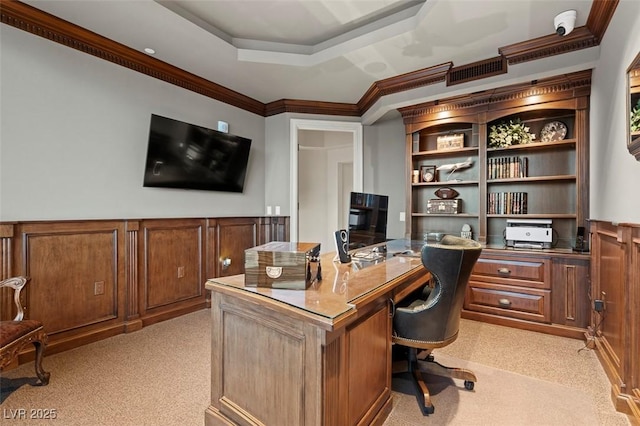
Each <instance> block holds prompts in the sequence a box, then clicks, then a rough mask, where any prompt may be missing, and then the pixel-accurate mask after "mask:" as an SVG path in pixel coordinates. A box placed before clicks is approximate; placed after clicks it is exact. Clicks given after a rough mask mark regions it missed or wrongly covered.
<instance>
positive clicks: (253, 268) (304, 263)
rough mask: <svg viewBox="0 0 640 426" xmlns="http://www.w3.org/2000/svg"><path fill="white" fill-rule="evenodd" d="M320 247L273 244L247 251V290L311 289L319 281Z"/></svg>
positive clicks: (311, 244) (276, 242)
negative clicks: (262, 288) (264, 288)
mask: <svg viewBox="0 0 640 426" xmlns="http://www.w3.org/2000/svg"><path fill="white" fill-rule="evenodd" d="M319 256H320V243H290V242H282V241H272V242H270V243H267V244H263V245H261V246H257V247H253V248H250V249H247V250H245V251H244V285H245V286H247V287H269V288H285V289H295V290H305V289H307V288H308V287H309V286H310V285H311V284H312V283H313V282H314V281H315V280H316V279H318V268H319V266H320V259H319Z"/></svg>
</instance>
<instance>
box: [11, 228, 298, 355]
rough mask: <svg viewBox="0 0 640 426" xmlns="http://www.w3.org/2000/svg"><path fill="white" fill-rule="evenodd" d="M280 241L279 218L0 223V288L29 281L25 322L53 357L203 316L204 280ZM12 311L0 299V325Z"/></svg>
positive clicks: (283, 236)
mask: <svg viewBox="0 0 640 426" xmlns="http://www.w3.org/2000/svg"><path fill="white" fill-rule="evenodd" d="M288 237H289V219H288V218H287V217H234V218H171V219H137V220H127V219H122V220H82V221H80V220H79V221H38V222H1V223H0V279H4V278H8V277H11V276H16V275H25V276H28V277H29V278H30V281H29V283H28V284H27V287H26V288H25V291H23V295H22V303H23V306H24V307H25V315H26V317H27V318H34V319H38V320H41V321H42V322H43V323H44V325H45V331H46V332H47V334H48V335H49V345H48V347H47V351H46V353H47V354H52V353H56V352H60V351H64V350H67V349H71V348H74V347H78V346H81V345H84V344H87V343H90V342H93V341H96V340H100V339H103V338H106V337H109V336H113V335H116V334H120V333H127V332H132V331H136V330H139V329H141V328H142V327H144V326H147V325H150V324H153V323H156V322H158V321H163V320H166V319H170V318H174V317H177V316H180V315H183V314H185V313H188V312H193V311H196V310H199V309H202V308H205V307H208V306H210V294H209V292H208V291H206V290H205V287H204V284H205V282H206V280H207V279H209V278H215V277H218V276H222V275H231V274H237V273H242V272H244V250H245V249H247V248H250V247H253V246H255V245H258V244H264V243H266V242H269V241H275V240H279V241H287V240H288ZM227 258H228V259H231V264H230V265H229V266H228V267H226V268H224V267H223V263H222V260H223V259H227ZM12 305H13V301H12V299H11V294H10V293H8V292H3V293H0V319H3V320H5V319H11V318H13V315H15V312H14V311H15V309H14V308H13V306H12ZM33 357H34V351H33V348H28V350H27V351H26V352H24V353H23V354H22V355H21V356H20V360H19V362H20V363H22V362H27V361H30V360H32V359H33Z"/></svg>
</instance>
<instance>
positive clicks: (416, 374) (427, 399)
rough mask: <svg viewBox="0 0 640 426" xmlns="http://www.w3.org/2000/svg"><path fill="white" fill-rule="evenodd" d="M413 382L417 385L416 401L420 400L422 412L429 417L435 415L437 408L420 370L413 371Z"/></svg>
mask: <svg viewBox="0 0 640 426" xmlns="http://www.w3.org/2000/svg"><path fill="white" fill-rule="evenodd" d="M412 374H413V380H414V382H415V384H416V387H417V389H418V392H417V394H416V399H417V400H418V405H419V406H420V410H421V411H422V415H424V416H428V415H429V414H433V413H434V411H435V407H434V406H433V403H431V394H430V393H429V388H427V384H426V383H425V382H424V379H423V378H422V373H420V371H419V370H418V369H414V370H413V371H412Z"/></svg>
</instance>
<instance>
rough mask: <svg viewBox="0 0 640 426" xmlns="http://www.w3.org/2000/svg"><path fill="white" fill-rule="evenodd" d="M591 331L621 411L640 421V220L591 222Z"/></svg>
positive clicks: (636, 421)
mask: <svg viewBox="0 0 640 426" xmlns="http://www.w3.org/2000/svg"><path fill="white" fill-rule="evenodd" d="M591 239H592V242H593V244H592V254H591V256H592V263H591V270H592V273H591V275H592V277H593V280H592V281H593V283H592V298H593V299H594V300H596V299H597V300H600V301H602V307H603V309H602V310H601V311H600V312H596V311H595V310H594V311H593V312H592V314H591V321H590V323H591V324H590V327H589V333H588V334H589V336H591V338H592V339H593V341H594V342H595V345H596V347H597V351H596V353H597V354H598V357H599V359H600V362H601V364H602V366H603V367H604V370H605V372H606V373H607V376H608V377H609V380H610V381H611V395H612V398H613V402H614V404H615V406H616V409H617V410H618V411H621V412H624V413H626V414H628V415H630V416H631V418H632V419H633V420H634V422H635V423H634V424H640V224H629V223H626V224H616V223H611V222H602V221H593V222H592V223H591Z"/></svg>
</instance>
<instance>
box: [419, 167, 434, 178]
mask: <svg viewBox="0 0 640 426" xmlns="http://www.w3.org/2000/svg"><path fill="white" fill-rule="evenodd" d="M420 180H421V181H422V182H435V181H436V180H437V179H436V166H420Z"/></svg>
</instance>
